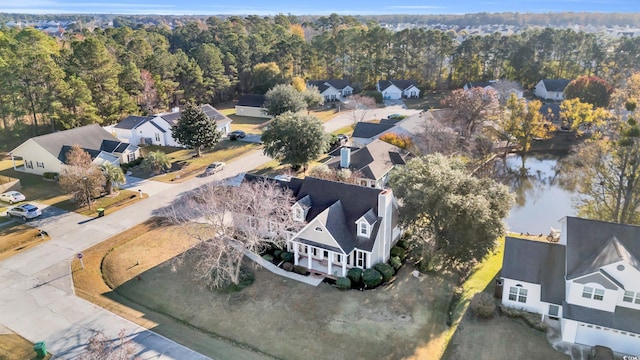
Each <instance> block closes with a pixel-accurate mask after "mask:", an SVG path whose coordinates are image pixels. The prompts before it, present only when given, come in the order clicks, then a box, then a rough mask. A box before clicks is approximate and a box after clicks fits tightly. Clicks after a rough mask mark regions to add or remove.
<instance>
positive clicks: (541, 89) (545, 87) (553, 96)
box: [533, 79, 571, 101]
mask: <svg viewBox="0 0 640 360" xmlns="http://www.w3.org/2000/svg"><path fill="white" fill-rule="evenodd" d="M570 82H571V80H567V79H542V80H540V81H538V83H537V84H536V87H535V89H534V90H533V94H534V95H535V96H537V97H539V98H541V99H545V100H556V101H562V100H564V88H566V87H567V85H569V83H570Z"/></svg>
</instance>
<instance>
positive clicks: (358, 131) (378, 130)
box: [351, 122, 395, 139]
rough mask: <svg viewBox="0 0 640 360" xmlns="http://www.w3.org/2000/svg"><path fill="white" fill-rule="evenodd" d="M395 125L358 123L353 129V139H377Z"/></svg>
mask: <svg viewBox="0 0 640 360" xmlns="http://www.w3.org/2000/svg"><path fill="white" fill-rule="evenodd" d="M394 126H395V125H394V124H388V123H386V124H374V123H368V122H358V123H357V124H356V127H355V128H354V129H353V135H351V137H357V138H366V139H370V138H373V137H376V136H378V135H380V134H382V133H383V132H385V131H387V130H389V129H391V128H392V127H394Z"/></svg>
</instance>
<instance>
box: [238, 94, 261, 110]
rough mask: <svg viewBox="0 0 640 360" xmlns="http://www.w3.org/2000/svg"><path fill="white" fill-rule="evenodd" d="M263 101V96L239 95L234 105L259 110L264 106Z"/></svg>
mask: <svg viewBox="0 0 640 360" xmlns="http://www.w3.org/2000/svg"><path fill="white" fill-rule="evenodd" d="M264 99H265V98H264V95H259V94H247V95H241V96H240V97H239V98H238V102H237V104H236V105H237V106H249V107H257V108H261V107H263V105H264Z"/></svg>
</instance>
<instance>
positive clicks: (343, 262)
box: [342, 255, 347, 277]
mask: <svg viewBox="0 0 640 360" xmlns="http://www.w3.org/2000/svg"><path fill="white" fill-rule="evenodd" d="M342 276H343V277H344V276H347V258H346V255H342Z"/></svg>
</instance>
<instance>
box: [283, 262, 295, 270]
mask: <svg viewBox="0 0 640 360" xmlns="http://www.w3.org/2000/svg"><path fill="white" fill-rule="evenodd" d="M282 268H283V269H285V270H287V271H293V264H292V263H290V262H286V263H284V264H282Z"/></svg>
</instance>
